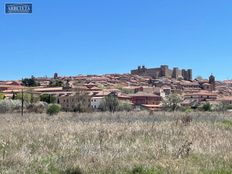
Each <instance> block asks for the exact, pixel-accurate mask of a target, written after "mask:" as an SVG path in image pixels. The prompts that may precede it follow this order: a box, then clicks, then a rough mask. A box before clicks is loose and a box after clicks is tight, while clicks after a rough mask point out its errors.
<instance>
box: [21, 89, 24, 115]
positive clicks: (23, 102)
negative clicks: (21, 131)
mask: <svg viewBox="0 0 232 174" xmlns="http://www.w3.org/2000/svg"><path fill="white" fill-rule="evenodd" d="M23 95H24V94H23V89H22V108H21V115H22V116H23V107H24V96H23Z"/></svg>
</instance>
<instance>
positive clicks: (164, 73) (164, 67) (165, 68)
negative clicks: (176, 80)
mask: <svg viewBox="0 0 232 174" xmlns="http://www.w3.org/2000/svg"><path fill="white" fill-rule="evenodd" d="M160 71H161V72H160V76H161V77H167V76H168V65H161V66H160Z"/></svg>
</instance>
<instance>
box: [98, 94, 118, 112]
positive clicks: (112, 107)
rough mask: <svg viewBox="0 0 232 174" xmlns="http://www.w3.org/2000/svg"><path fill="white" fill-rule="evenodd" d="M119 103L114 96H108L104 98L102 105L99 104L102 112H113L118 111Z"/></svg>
mask: <svg viewBox="0 0 232 174" xmlns="http://www.w3.org/2000/svg"><path fill="white" fill-rule="evenodd" d="M118 106H119V101H118V98H117V97H116V96H115V95H113V94H112V95H111V94H110V95H108V96H106V97H105V98H104V100H103V101H102V103H101V104H100V108H101V110H102V111H110V112H115V111H117V110H118Z"/></svg>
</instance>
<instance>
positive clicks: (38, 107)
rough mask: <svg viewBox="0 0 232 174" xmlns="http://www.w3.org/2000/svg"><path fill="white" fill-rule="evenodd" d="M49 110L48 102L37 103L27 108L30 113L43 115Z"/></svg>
mask: <svg viewBox="0 0 232 174" xmlns="http://www.w3.org/2000/svg"><path fill="white" fill-rule="evenodd" d="M47 108H48V104H47V103H46V102H37V103H33V104H30V105H29V106H28V107H27V110H28V112H35V113H43V112H45V111H46V109H47Z"/></svg>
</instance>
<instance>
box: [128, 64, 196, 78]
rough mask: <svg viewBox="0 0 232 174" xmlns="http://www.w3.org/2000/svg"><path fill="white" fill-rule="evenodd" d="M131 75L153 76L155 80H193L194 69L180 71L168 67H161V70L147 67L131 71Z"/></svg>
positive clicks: (139, 67)
mask: <svg viewBox="0 0 232 174" xmlns="http://www.w3.org/2000/svg"><path fill="white" fill-rule="evenodd" d="M131 74H134V75H141V76H151V77H153V78H155V79H158V78H160V77H166V78H174V79H179V78H180V79H184V80H192V69H187V70H185V69H182V70H181V69H179V68H177V67H174V68H173V69H169V68H168V65H161V66H160V67H159V68H146V67H145V66H142V67H141V66H138V68H137V69H135V70H131Z"/></svg>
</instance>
